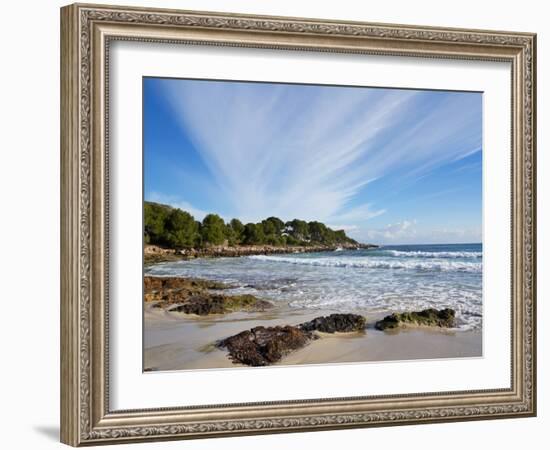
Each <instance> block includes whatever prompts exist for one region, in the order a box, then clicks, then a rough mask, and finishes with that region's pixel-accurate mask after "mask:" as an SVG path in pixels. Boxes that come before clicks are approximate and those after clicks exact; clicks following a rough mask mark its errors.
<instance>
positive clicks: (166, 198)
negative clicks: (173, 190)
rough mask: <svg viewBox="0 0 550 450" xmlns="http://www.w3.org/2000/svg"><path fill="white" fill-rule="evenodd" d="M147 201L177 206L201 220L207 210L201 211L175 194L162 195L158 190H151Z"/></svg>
mask: <svg viewBox="0 0 550 450" xmlns="http://www.w3.org/2000/svg"><path fill="white" fill-rule="evenodd" d="M146 200H147V201H150V202H156V203H161V204H163V205H169V206H172V207H173V208H179V209H181V210H183V211H187V212H188V213H190V214H191V215H192V216H193V217H194V218H195V219H196V220H200V221H202V219H204V217H205V216H206V215H207V214H208V213H209V211H203V210H202V209H200V208H195V207H194V206H193V205H192V204H191V203H189V202H187V201H185V200H182V199H181V198H179V197H178V196H176V195H164V194H160V193H158V192H151V193H150V194H149V195H148V196H147V198H146ZM210 212H212V211H210Z"/></svg>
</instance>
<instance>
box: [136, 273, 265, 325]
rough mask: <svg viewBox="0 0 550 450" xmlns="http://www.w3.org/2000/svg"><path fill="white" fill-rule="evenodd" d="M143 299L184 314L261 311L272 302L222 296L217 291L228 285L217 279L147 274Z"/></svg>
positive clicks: (156, 305)
mask: <svg viewBox="0 0 550 450" xmlns="http://www.w3.org/2000/svg"><path fill="white" fill-rule="evenodd" d="M143 284H144V288H145V294H144V298H145V301H146V302H156V304H155V307H156V308H161V307H164V308H167V309H169V310H170V311H177V312H183V313H185V314H197V315H199V316H204V315H207V314H224V313H228V312H232V311H265V310H266V309H269V308H272V307H273V304H272V303H270V302H268V301H266V300H261V299H258V298H256V297H254V296H253V295H247V294H245V295H223V294H220V293H218V292H212V291H218V290H222V289H228V288H229V287H230V286H228V285H225V284H223V283H219V282H217V281H210V280H202V279H198V278H180V277H150V276H146V277H144V278H143ZM174 305H176V306H175V307H173V306H174Z"/></svg>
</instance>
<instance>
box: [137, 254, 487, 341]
mask: <svg viewBox="0 0 550 450" xmlns="http://www.w3.org/2000/svg"><path fill="white" fill-rule="evenodd" d="M145 274H146V275H156V276H183V277H196V278H206V279H212V280H218V281H223V282H226V283H229V284H231V285H232V286H234V288H233V289H232V290H231V291H233V292H235V293H250V294H254V295H256V296H258V297H261V298H266V299H269V300H271V301H273V302H275V303H276V302H283V303H285V304H288V305H289V306H290V307H291V308H299V309H302V308H308V309H334V310H337V311H340V312H354V310H357V309H360V310H366V311H367V313H368V312H369V311H370V312H372V313H378V312H390V311H392V312H393V311H396V312H398V311H412V310H415V311H416V310H420V309H424V308H437V309H441V308H453V309H455V310H456V311H457V324H458V327H459V328H461V329H464V330H466V329H480V328H481V326H482V310H483V309H482V274H483V249H482V244H437V245H387V246H383V247H379V248H375V249H360V250H340V249H339V250H336V251H333V252H322V253H296V254H284V255H257V256H243V257H239V258H212V259H196V260H190V261H177V262H169V263H160V264H156V265H153V266H149V267H147V268H146V269H145Z"/></svg>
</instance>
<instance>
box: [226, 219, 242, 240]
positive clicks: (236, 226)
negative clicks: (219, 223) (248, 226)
mask: <svg viewBox="0 0 550 450" xmlns="http://www.w3.org/2000/svg"><path fill="white" fill-rule="evenodd" d="M229 226H230V227H231V230H232V231H233V238H234V239H235V244H240V243H241V242H242V241H243V239H244V225H243V223H242V222H241V221H240V220H239V219H231V222H229Z"/></svg>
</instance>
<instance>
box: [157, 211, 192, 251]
mask: <svg viewBox="0 0 550 450" xmlns="http://www.w3.org/2000/svg"><path fill="white" fill-rule="evenodd" d="M197 235H198V227H197V222H195V218H194V217H193V216H192V215H191V214H189V213H188V212H187V211H182V210H181V209H173V210H172V211H171V212H170V214H169V215H168V217H167V218H166V223H165V233H164V241H165V242H166V243H167V244H169V245H170V246H172V247H176V248H184V247H193V246H194V245H195V242H196V239H197Z"/></svg>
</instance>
